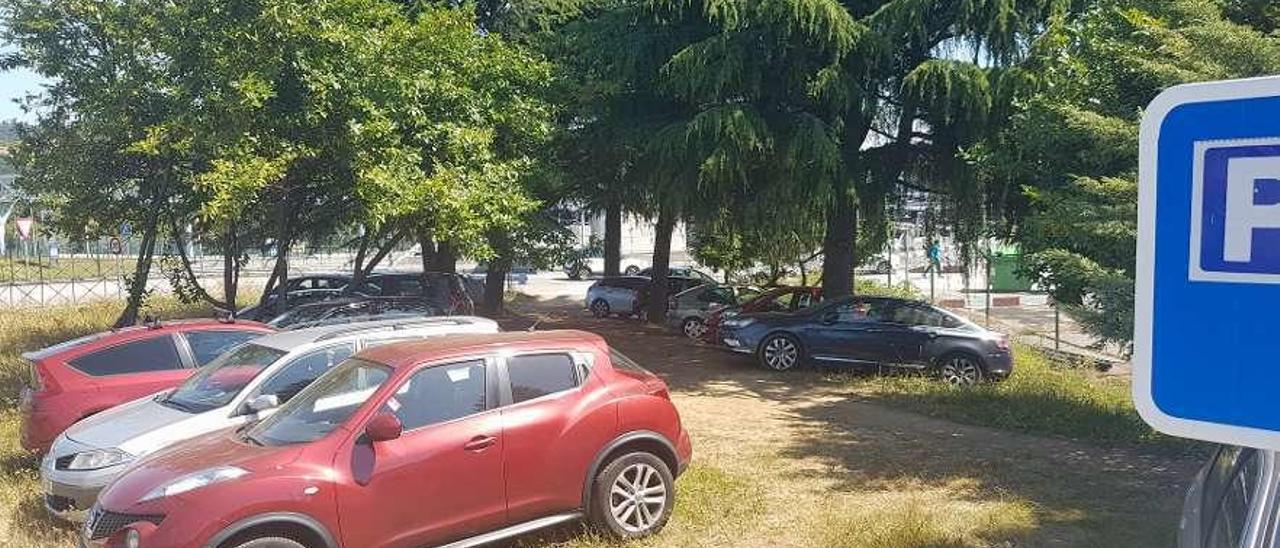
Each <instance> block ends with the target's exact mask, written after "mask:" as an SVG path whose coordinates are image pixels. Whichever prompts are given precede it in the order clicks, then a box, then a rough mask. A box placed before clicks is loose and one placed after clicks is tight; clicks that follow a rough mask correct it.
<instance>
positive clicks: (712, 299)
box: [698, 287, 735, 305]
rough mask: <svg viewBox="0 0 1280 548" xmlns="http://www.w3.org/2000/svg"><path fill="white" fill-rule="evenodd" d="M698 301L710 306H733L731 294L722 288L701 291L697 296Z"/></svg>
mask: <svg viewBox="0 0 1280 548" xmlns="http://www.w3.org/2000/svg"><path fill="white" fill-rule="evenodd" d="M698 300H700V301H703V302H708V303H712V304H724V305H731V304H735V301H734V298H733V292H732V291H730V290H729V289H728V288H724V287H716V288H713V289H708V290H706V291H703V292H702V293H701V294H700V295H698Z"/></svg>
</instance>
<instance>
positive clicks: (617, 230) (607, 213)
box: [604, 200, 622, 276]
mask: <svg viewBox="0 0 1280 548" xmlns="http://www.w3.org/2000/svg"><path fill="white" fill-rule="evenodd" d="M621 272H622V205H621V204H619V203H617V201H616V200H615V201H612V202H610V203H609V205H608V206H606V207H605V210H604V275H605V276H617V275H618V274H619V273H621Z"/></svg>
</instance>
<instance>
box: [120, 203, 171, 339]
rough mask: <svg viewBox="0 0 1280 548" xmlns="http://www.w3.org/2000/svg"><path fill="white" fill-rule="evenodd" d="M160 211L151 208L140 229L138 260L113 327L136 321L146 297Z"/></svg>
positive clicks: (158, 227)
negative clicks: (140, 239)
mask: <svg viewBox="0 0 1280 548" xmlns="http://www.w3.org/2000/svg"><path fill="white" fill-rule="evenodd" d="M159 222H160V212H159V210H158V209H152V210H151V213H150V214H149V215H148V216H147V222H146V226H144V227H143V229H142V245H141V246H139V248H138V260H137V261H136V262H135V263H134V266H133V277H132V278H130V279H129V280H128V284H129V297H128V299H127V300H126V301H125V305H124V310H123V311H121V312H120V317H119V318H116V323H115V327H117V328H120V327H128V326H131V325H133V324H135V323H138V311H140V310H141V309H142V304H143V301H144V300H145V299H146V297H147V278H148V277H150V276H151V259H152V257H153V256H154V255H155V249H156V237H157V232H159V230H160V226H159Z"/></svg>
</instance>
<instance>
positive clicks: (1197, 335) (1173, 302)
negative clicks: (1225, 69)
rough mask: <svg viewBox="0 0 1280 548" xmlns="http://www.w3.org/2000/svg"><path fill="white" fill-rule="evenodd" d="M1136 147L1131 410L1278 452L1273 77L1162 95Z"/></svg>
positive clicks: (1279, 271) (1279, 133)
mask: <svg viewBox="0 0 1280 548" xmlns="http://www.w3.org/2000/svg"><path fill="white" fill-rule="evenodd" d="M1139 141H1140V145H1139V146H1140V159H1139V169H1138V171H1139V176H1138V180H1139V184H1138V194H1139V197H1138V263H1137V287H1136V291H1137V293H1136V295H1135V298H1136V301H1135V310H1134V355H1133V369H1134V371H1133V395H1134V402H1135V405H1136V406H1137V408H1138V411H1139V413H1140V414H1141V415H1142V418H1143V419H1144V420H1146V421H1147V422H1148V423H1150V424H1151V425H1152V426H1153V427H1155V428H1156V429H1157V430H1160V431H1162V432H1165V433H1167V434H1171V435H1175V436H1182V437H1188V438H1195V439H1203V440H1208V441H1214V442H1220V443H1232V444H1237V445H1246V446H1251V447H1259V448H1264V449H1280V77H1271V78H1258V79H1250V80H1238V81H1229V82H1212V83H1205V84H1191V85H1185V86H1178V87H1174V88H1171V89H1169V90H1168V91H1165V92H1164V93H1162V94H1161V95H1160V96H1159V97H1157V98H1156V99H1155V100H1154V101H1153V102H1152V103H1151V105H1150V106H1149V107H1148V108H1147V111H1146V114H1145V115H1144V117H1143V120H1142V129H1141V135H1140V138H1139Z"/></svg>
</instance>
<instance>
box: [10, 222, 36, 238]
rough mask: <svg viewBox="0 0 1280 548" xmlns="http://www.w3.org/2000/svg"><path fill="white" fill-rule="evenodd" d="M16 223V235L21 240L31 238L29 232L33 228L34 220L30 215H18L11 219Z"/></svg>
mask: <svg viewBox="0 0 1280 548" xmlns="http://www.w3.org/2000/svg"><path fill="white" fill-rule="evenodd" d="M13 223H14V224H16V225H18V237H19V238H22V239H23V240H30V239H31V232H32V231H33V230H34V229H35V226H36V220H35V219H33V218H31V217H18V218H17V219H14V220H13Z"/></svg>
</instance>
